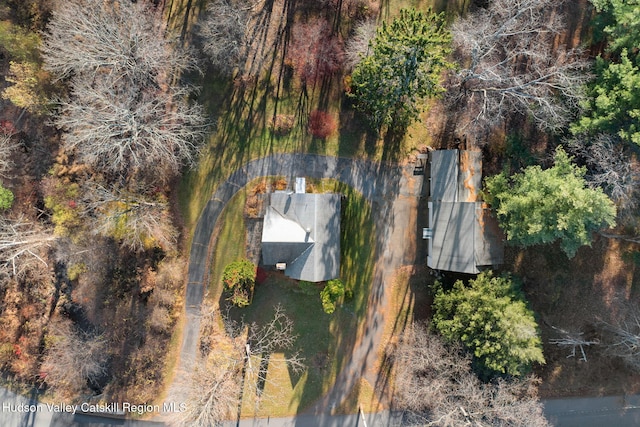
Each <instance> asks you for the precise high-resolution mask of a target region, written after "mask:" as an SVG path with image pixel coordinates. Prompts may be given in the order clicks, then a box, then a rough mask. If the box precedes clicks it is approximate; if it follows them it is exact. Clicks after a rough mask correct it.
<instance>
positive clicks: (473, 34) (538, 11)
mask: <svg viewBox="0 0 640 427" xmlns="http://www.w3.org/2000/svg"><path fill="white" fill-rule="evenodd" d="M563 28H565V24H564V19H563V17H562V16H561V15H560V13H559V11H558V2H557V1H553V0H518V1H513V0H490V1H489V5H488V6H487V8H486V9H483V8H478V9H476V10H475V11H473V12H471V13H469V14H468V15H467V16H466V17H464V18H459V19H458V20H457V21H456V22H455V23H454V24H453V27H452V34H453V43H454V46H455V55H456V56H457V60H458V63H459V64H460V69H459V70H457V71H456V72H455V73H453V75H452V76H451V77H450V81H449V91H448V97H449V101H450V102H451V103H452V106H454V107H456V108H462V109H467V110H468V111H467V113H468V114H469V115H470V117H471V119H470V122H469V123H466V124H463V126H470V125H473V126H474V128H475V129H476V130H481V129H484V130H488V129H490V128H491V127H493V126H495V125H498V124H501V123H503V122H504V121H505V119H506V118H507V117H508V116H509V115H511V114H513V113H514V112H517V113H520V114H522V115H524V116H530V117H532V118H533V120H534V121H535V122H536V123H537V125H538V126H539V127H541V128H543V129H550V130H555V129H559V128H561V127H562V126H564V125H566V123H567V122H568V121H569V120H571V118H572V117H573V115H574V113H575V111H576V110H577V109H578V108H579V101H580V100H581V99H582V96H583V95H582V91H581V88H582V85H583V84H584V83H585V82H586V81H587V80H588V79H589V74H588V73H587V71H586V70H587V68H588V66H589V63H588V62H587V61H586V60H585V59H583V55H582V53H581V52H580V50H577V49H566V48H564V47H563V46H558V45H557V36H558V33H559V32H560V31H561V30H562V29H563Z"/></svg>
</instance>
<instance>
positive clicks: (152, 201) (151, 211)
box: [81, 181, 178, 252]
mask: <svg viewBox="0 0 640 427" xmlns="http://www.w3.org/2000/svg"><path fill="white" fill-rule="evenodd" d="M82 190H83V197H82V200H81V204H82V208H83V209H82V216H83V217H84V218H86V219H87V220H89V221H90V222H91V223H92V227H91V230H92V232H93V233H94V234H100V235H103V236H106V237H114V238H116V240H119V241H120V243H121V244H122V245H123V246H125V247H128V248H129V249H131V250H133V251H139V250H144V249H149V246H157V247H161V248H162V249H164V250H165V251H167V252H168V251H171V250H173V249H175V244H176V241H177V237H178V232H177V230H176V229H175V227H173V225H172V221H171V214H170V213H169V204H168V201H167V200H166V198H165V197H164V196H163V195H161V194H156V195H155V196H147V194H149V192H148V191H145V190H144V189H138V190H136V191H128V190H126V189H123V188H117V187H115V188H107V187H105V186H103V185H101V184H99V183H96V182H95V181H88V182H86V183H85V184H84V185H83V187H82Z"/></svg>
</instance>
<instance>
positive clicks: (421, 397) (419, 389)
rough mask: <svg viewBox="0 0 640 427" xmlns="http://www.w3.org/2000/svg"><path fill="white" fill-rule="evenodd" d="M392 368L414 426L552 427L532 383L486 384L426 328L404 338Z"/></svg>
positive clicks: (402, 405)
mask: <svg viewBox="0 0 640 427" xmlns="http://www.w3.org/2000/svg"><path fill="white" fill-rule="evenodd" d="M394 365H395V369H396V378H395V390H396V399H397V404H398V406H399V409H402V410H404V411H406V417H405V418H406V421H407V422H408V423H409V424H410V425H420V426H446V427H454V426H461V425H474V426H487V427H488V426H496V425H509V426H522V427H529V426H548V425H549V423H548V422H547V420H546V419H545V418H544V415H543V413H542V405H541V403H540V401H539V400H538V397H537V393H536V380H535V379H534V378H526V379H523V380H509V381H506V380H498V381H496V382H493V383H489V384H483V383H481V382H480V381H479V380H478V379H477V378H476V376H475V375H474V374H473V372H471V361H470V359H469V357H468V356H467V355H465V354H464V353H463V351H462V349H461V348H460V347H458V346H445V345H444V344H443V343H442V341H441V340H440V338H439V337H437V336H436V335H434V334H431V333H429V331H428V329H427V327H426V326H425V325H419V324H414V325H413V327H412V328H411V330H409V331H408V332H406V333H405V334H404V335H403V337H402V339H401V342H400V344H399V345H398V348H397V349H396V351H395V352H394Z"/></svg>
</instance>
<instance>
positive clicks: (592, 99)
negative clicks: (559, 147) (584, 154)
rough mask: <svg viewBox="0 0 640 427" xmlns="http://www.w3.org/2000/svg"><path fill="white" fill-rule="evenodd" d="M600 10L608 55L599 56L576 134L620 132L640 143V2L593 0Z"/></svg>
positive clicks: (628, 138) (575, 125)
mask: <svg viewBox="0 0 640 427" xmlns="http://www.w3.org/2000/svg"><path fill="white" fill-rule="evenodd" d="M592 3H593V4H594V5H595V7H596V9H597V10H598V12H600V23H601V26H602V28H601V30H602V33H603V35H604V37H605V39H606V41H607V50H608V54H607V55H606V57H602V56H600V57H598V58H597V60H596V64H595V67H594V73H595V76H596V78H595V79H594V80H593V82H591V83H590V84H589V85H588V87H587V91H588V93H587V94H588V98H587V100H586V101H585V102H584V105H583V106H584V108H585V113H584V115H583V116H582V117H581V118H580V119H579V120H578V121H577V122H576V123H574V125H573V126H572V129H571V130H572V131H573V132H574V133H588V134H595V133H598V132H607V133H611V134H617V135H619V136H620V137H622V138H623V139H624V140H626V141H628V142H633V143H635V144H639V145H640V122H639V121H640V96H638V87H640V68H639V67H640V52H639V51H638V45H639V43H640V35H639V34H640V1H638V0H592Z"/></svg>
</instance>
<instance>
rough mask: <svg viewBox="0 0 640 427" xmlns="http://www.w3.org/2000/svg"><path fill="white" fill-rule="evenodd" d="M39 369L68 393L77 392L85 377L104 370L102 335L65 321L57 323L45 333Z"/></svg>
mask: <svg viewBox="0 0 640 427" xmlns="http://www.w3.org/2000/svg"><path fill="white" fill-rule="evenodd" d="M49 339H50V341H51V342H52V343H53V344H52V345H51V347H50V348H49V349H47V353H46V357H45V359H44V362H43V366H42V370H43V372H45V373H46V377H45V380H46V381H47V383H48V384H49V385H51V386H53V387H56V388H59V389H62V390H65V391H66V392H68V393H70V394H74V393H78V392H80V391H81V390H82V389H83V388H84V387H85V386H86V383H87V381H95V380H97V379H98V378H99V377H100V376H101V375H104V374H105V373H106V372H107V367H106V366H107V365H106V363H107V358H108V354H107V352H106V349H107V345H106V341H105V339H104V337H103V336H102V335H91V334H88V333H85V332H82V331H79V330H77V329H76V328H75V327H74V326H72V325H71V324H70V322H68V323H58V324H57V325H56V327H55V328H54V329H53V331H52V333H51V334H50V337H49Z"/></svg>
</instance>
